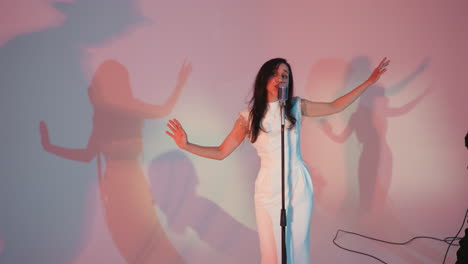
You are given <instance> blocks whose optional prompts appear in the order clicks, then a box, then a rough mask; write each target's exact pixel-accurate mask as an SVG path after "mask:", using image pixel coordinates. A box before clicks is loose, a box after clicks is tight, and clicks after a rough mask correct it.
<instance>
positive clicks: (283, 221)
mask: <svg viewBox="0 0 468 264" xmlns="http://www.w3.org/2000/svg"><path fill="white" fill-rule="evenodd" d="M284 123H285V114H284V104H283V103H281V216H280V217H281V219H280V225H281V259H282V261H281V263H282V264H287V262H288V261H287V256H288V252H287V250H286V225H287V224H286V209H285V208H284V178H285V177H284Z"/></svg>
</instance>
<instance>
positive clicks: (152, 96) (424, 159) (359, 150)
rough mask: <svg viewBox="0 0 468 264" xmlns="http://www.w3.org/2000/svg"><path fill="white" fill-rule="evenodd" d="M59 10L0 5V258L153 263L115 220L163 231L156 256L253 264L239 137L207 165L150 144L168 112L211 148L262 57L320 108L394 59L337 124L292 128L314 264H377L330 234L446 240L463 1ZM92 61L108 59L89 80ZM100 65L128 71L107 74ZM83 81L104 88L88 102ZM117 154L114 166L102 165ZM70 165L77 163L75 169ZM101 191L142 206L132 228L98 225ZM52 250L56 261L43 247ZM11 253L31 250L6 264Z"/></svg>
mask: <svg viewBox="0 0 468 264" xmlns="http://www.w3.org/2000/svg"><path fill="white" fill-rule="evenodd" d="M58 2H68V3H54V1H32V0H30V1H17V2H15V3H13V2H11V3H6V2H5V3H2V4H0V10H1V11H0V12H1V13H0V21H2V23H1V26H0V64H1V66H2V69H3V70H2V72H1V73H0V74H1V78H0V84H1V86H2V96H1V98H2V105H3V109H4V110H3V111H1V113H2V120H4V121H3V122H4V124H2V127H3V126H4V127H5V129H2V130H4V131H2V134H1V135H2V137H3V139H4V141H5V142H6V146H5V148H3V150H2V156H3V157H6V159H5V160H4V161H2V164H1V165H2V166H0V167H1V168H2V179H4V182H5V184H2V186H3V187H0V190H2V192H0V193H3V194H0V198H3V199H0V201H2V202H0V204H1V207H0V208H2V209H3V210H2V214H1V215H2V216H4V215H5V216H6V215H8V216H7V217H5V220H4V221H0V242H1V244H0V245H1V246H0V260H1V259H2V258H3V259H6V263H19V262H23V263H27V262H28V261H29V260H30V259H33V258H34V259H35V260H37V259H38V260H39V263H75V264H80V263H129V261H130V260H129V259H131V257H128V256H130V255H132V254H133V255H135V254H136V255H138V254H147V256H146V257H145V258H146V259H147V260H148V261H150V260H151V258H152V256H151V254H154V255H155V256H154V257H155V258H157V257H158V256H159V257H161V256H162V255H161V254H162V253H161V254H159V255H158V254H156V253H154V252H153V251H152V250H148V252H152V253H135V252H133V250H135V249H133V248H130V247H129V246H127V244H131V242H130V241H132V240H131V239H136V240H138V241H140V240H145V239H144V238H132V234H134V232H133V231H132V230H133V229H132V228H129V229H128V232H129V235H126V236H125V238H124V239H119V238H118V235H117V233H118V232H119V231H121V229H119V228H118V226H120V225H122V226H124V225H125V223H130V222H131V221H134V222H132V223H134V224H135V223H140V224H135V225H139V226H144V224H141V223H143V222H144V223H147V222H145V221H146V220H147V219H149V218H151V219H156V220H154V221H156V222H157V223H158V224H157V225H158V226H160V227H161V230H162V231H161V234H160V235H157V236H154V237H153V239H156V240H158V241H165V243H167V245H166V246H167V247H168V248H170V249H169V250H166V251H164V252H166V254H165V255H164V254H163V256H164V257H166V258H170V257H174V256H175V255H180V257H182V258H183V259H185V262H186V263H220V262H221V261H222V262H223V263H250V262H249V261H251V262H252V263H257V262H258V259H259V252H258V251H257V247H258V245H257V241H256V239H257V238H256V226H255V216H254V209H253V183H254V180H255V175H256V171H257V168H258V164H257V160H256V159H257V158H256V154H255V152H254V150H253V149H252V147H251V146H250V145H249V143H248V142H245V143H243V144H242V145H241V147H240V148H239V149H238V150H236V151H235V152H234V153H233V154H232V155H231V156H230V157H229V158H227V159H225V160H224V161H222V162H218V161H213V160H207V159H202V158H199V157H196V156H194V155H191V154H188V153H182V152H179V151H178V150H177V148H176V145H175V144H174V143H173V142H172V141H171V140H170V138H169V137H167V136H166V135H164V131H165V122H166V121H167V120H168V119H169V118H172V117H176V118H178V119H179V120H180V121H181V122H182V123H183V124H184V126H185V127H186V130H187V132H188V133H189V136H190V140H191V141H193V142H195V143H198V144H205V145H216V144H219V143H220V142H221V141H222V140H223V139H224V137H225V136H226V135H227V133H228V132H229V131H230V129H231V128H232V125H233V123H234V121H235V119H236V117H237V114H238V112H239V111H240V110H242V109H243V108H245V107H246V101H247V100H248V99H249V96H250V95H251V94H250V91H251V86H252V83H253V80H254V78H255V74H256V72H257V71H258V69H259V67H260V66H261V64H262V63H263V62H265V61H266V60H268V59H270V58H273V57H284V58H286V59H288V61H289V62H290V63H291V65H292V68H293V71H294V76H295V82H296V85H295V88H296V95H297V96H300V97H303V98H307V99H310V100H314V101H329V100H333V99H334V98H336V97H337V96H340V95H342V94H344V93H345V92H347V91H349V90H350V89H351V88H352V87H354V86H355V85H357V84H359V83H360V82H362V81H364V80H365V79H366V78H367V77H368V75H369V74H370V72H371V71H372V69H373V67H375V66H376V65H377V64H378V63H379V61H380V60H381V59H382V58H383V57H384V56H387V57H389V58H390V59H391V64H390V66H389V70H388V72H387V73H386V74H385V75H384V76H383V77H382V78H381V80H380V81H379V82H378V83H377V84H376V85H374V86H372V87H370V88H369V90H368V91H366V93H365V94H364V95H363V96H362V98H361V99H360V100H358V101H356V102H355V103H354V104H353V105H352V106H350V107H349V108H347V109H346V110H345V111H344V112H341V113H339V114H336V115H333V116H329V117H326V118H308V119H304V120H303V131H302V134H303V137H302V151H303V155H304V159H305V161H306V163H307V164H308V166H309V168H310V170H311V172H312V174H313V182H314V188H315V201H316V203H315V204H316V205H315V208H314V215H313V219H312V232H311V256H312V261H313V262H312V263H342V262H343V261H346V262H347V263H375V260H372V259H370V258H366V257H364V256H359V255H356V254H353V253H350V252H346V251H343V250H341V249H339V248H337V247H335V246H334V245H333V244H332V242H331V241H332V239H333V238H334V236H335V233H336V231H337V229H345V230H349V231H355V232H360V233H363V234H367V235H370V236H374V237H378V238H381V239H385V240H391V241H405V240H408V239H410V238H411V237H413V236H417V235H428V236H435V237H439V238H444V237H448V236H453V235H455V232H456V231H457V230H458V228H459V225H460V224H461V221H462V219H463V216H464V213H465V210H466V209H467V207H468V196H467V195H466V191H465V189H466V186H467V184H468V180H467V178H466V165H467V156H468V151H467V150H466V149H465V147H464V146H463V137H464V136H465V134H466V132H467V131H468V126H467V124H466V116H467V115H468V106H467V104H466V102H465V98H466V95H467V92H466V88H464V85H465V83H467V82H468V75H467V74H465V70H466V67H465V62H466V60H467V59H468V53H467V52H466V51H465V47H467V46H468V35H467V34H466V32H467V30H468V26H467V25H468V23H467V19H466V14H465V10H467V7H468V6H467V4H466V3H465V2H464V1H456V0H449V1H435V0H430V1H422V0H421V1H419V0H411V1H403V0H398V1H387V2H381V1H371V0H360V1H337V0H332V1H293V2H284V1H236V2H235V3H234V2H232V3H223V2H221V1H214V0H202V1H165V2H163V1H149V0H139V1H137V0H135V1H124V0H119V1H115V2H112V1H110V0H99V1H91V0H76V1H58ZM2 14H3V15H2ZM106 60H114V61H117V62H118V64H119V66H116V67H117V69H115V68H110V70H109V71H108V73H105V72H106V71H104V72H101V73H99V72H100V71H97V69H98V67H99V66H100V65H102V63H103V62H104V61H106ZM184 61H186V63H187V62H188V63H191V67H192V68H191V71H190V70H188V69H187V68H185V70H186V72H185V74H186V75H187V76H186V77H187V78H188V79H187V81H186V82H185V83H184V84H185V85H184V86H183V88H182V90H181V91H180V94H179V96H178V97H176V99H175V101H174V103H175V105H174V107H173V108H171V107H170V106H167V105H166V106H167V111H165V112H164V111H163V112H158V110H155V109H153V108H152V107H154V105H158V104H164V103H166V102H167V100H168V98H170V95H171V94H172V93H174V91H175V90H174V89H175V86H176V84H177V83H178V82H179V83H180V82H181V78H182V79H183V78H184V77H183V76H182V77H181V75H180V74H179V71H180V70H181V69H182V71H183V70H184V68H183V65H184ZM186 65H187V64H186ZM112 69H114V70H115V71H117V72H120V73H121V72H126V74H128V76H127V75H125V74H123V75H122V74H116V75H118V76H119V78H113V77H112V76H113V75H112V74H111V73H112V71H113V70H112ZM106 74H108V75H106ZM109 74H110V75H109ZM122 76H126V77H122ZM100 77H101V78H103V79H105V80H108V81H113V82H115V83H116V85H114V86H118V85H122V87H120V86H119V87H120V88H121V89H120V90H119V91H106V90H102V89H101V90H100V89H99V88H96V89H93V88H92V87H95V86H96V85H97V86H99V85H98V84H95V85H94V86H93V84H94V83H95V82H94V81H93V80H95V79H96V78H100ZM117 84H118V85H117ZM123 84H125V85H123ZM88 86H89V87H91V88H90V89H88ZM114 86H113V87H114ZM3 87H6V89H4V88H3ZM92 91H94V92H96V91H98V92H97V93H93V92H92ZM88 93H90V94H88ZM88 96H89V97H88ZM93 96H100V97H99V99H96V97H93ZM107 104H110V105H112V106H114V107H115V109H117V110H115V111H116V112H112V113H107V114H108V115H103V116H101V118H104V119H102V120H113V122H111V123H112V124H111V125H107V126H104V128H102V126H99V124H102V123H104V122H105V121H102V122H99V121H96V120H99V118H97V117H96V116H95V117H94V120H93V113H94V114H95V115H96V113H97V112H98V111H97V110H96V109H97V108H99V106H102V105H107ZM93 109H94V110H93ZM168 112H170V113H169V114H168ZM122 119H125V121H122ZM40 120H44V121H45V124H46V126H47V128H48V130H49V137H50V141H51V144H52V145H55V146H59V147H66V149H60V150H57V149H54V150H51V149H50V148H49V149H48V148H47V147H43V146H44V145H43V146H41V137H40V132H39V128H38V124H39V121H40ZM324 123H328V124H329V125H330V128H331V130H330V131H325V130H324V129H323V127H322V125H321V124H324ZM98 127H100V128H99V129H98ZM43 129H44V128H43ZM96 131H98V132H96ZM342 132H343V133H342ZM346 132H349V133H348V134H346ZM42 133H43V135H44V130H42ZM93 133H98V134H99V135H98V136H96V138H98V139H97V140H95V139H93V137H91V135H93ZM93 142H94V143H93ZM93 146H94V147H93ZM44 148H45V149H46V150H48V151H49V152H52V153H55V154H56V155H51V154H50V153H48V152H46V151H44ZM77 149H82V150H77ZM80 151H81V152H80ZM106 151H107V152H106ZM78 152H79V153H78ZM100 152H101V153H104V156H105V158H102V160H101V164H99V163H98V162H97V156H96V153H100ZM77 153H78V154H77ZM87 153H88V154H87ZM89 153H94V154H89ZM106 153H107V154H106ZM109 153H111V154H109ZM117 154H118V155H124V156H125V158H124V159H118V160H119V162H114V161H115V159H114V160H109V156H108V155H117ZM87 155H89V156H87ZM59 157H64V158H66V159H63V158H59ZM87 157H89V160H90V163H79V162H76V161H88V159H87ZM104 159H106V160H104ZM129 160H132V162H130V161H129ZM97 168H101V170H102V171H101V174H102V175H104V177H106V174H107V176H109V175H114V176H113V178H116V177H117V176H115V175H120V176H121V177H122V179H128V178H130V179H133V180H129V181H128V182H125V184H126V185H132V184H135V186H136V185H138V186H140V187H138V188H142V189H141V190H142V192H145V191H146V192H147V191H148V189H149V190H150V192H149V194H151V195H152V199H153V202H154V204H152V203H151V201H149V200H148V201H146V200H145V201H146V202H142V201H143V200H144V199H147V197H143V198H141V197H140V196H138V195H137V194H136V193H139V192H136V193H135V194H134V193H132V191H128V192H125V191H117V190H118V189H116V188H117V187H115V186H117V185H115V184H117V183H107V184H108V185H107V187H103V185H100V182H99V180H98V179H99V177H98V175H97V174H98V173H97V171H98V169H97ZM102 175H101V176H102ZM125 175H128V176H125ZM132 175H133V176H132ZM135 175H138V177H136V176H135ZM136 178H138V179H139V180H137V179H136ZM108 179H109V178H108ZM144 179H146V180H147V182H146V183H145V181H144ZM137 182H138V184H137ZM371 182H377V183H378V185H377V186H378V187H375V186H373V185H371V184H369V183H371ZM109 186H110V187H109ZM103 188H107V189H106V190H105V191H106V192H107V193H114V192H115V193H121V194H122V195H121V196H119V195H117V196H116V197H121V198H122V197H124V198H122V199H123V200H125V201H129V200H131V199H134V200H132V201H135V204H138V206H141V208H146V206H152V207H153V209H154V210H148V209H144V210H143V211H142V212H147V214H142V215H139V216H138V217H134V219H133V220H130V218H128V219H127V218H125V214H127V215H129V214H130V211H119V212H118V215H120V217H123V218H124V219H126V220H125V221H130V222H125V221H124V220H122V223H120V222H119V223H117V222H116V221H114V222H112V216H111V213H113V212H114V213H115V211H112V210H113V209H109V206H107V205H105V204H106V202H103V201H102V199H103V198H102V197H103V196H102V193H103V192H104V189H103ZM125 190H126V189H125ZM137 190H140V189H137ZM12 197H13V198H12ZM109 199H112V198H109ZM119 199H120V198H119ZM369 201H372V203H370V202H369ZM129 203H130V202H129ZM134 206H136V205H132V206H131V208H133V207H134ZM193 208H195V209H197V210H193V211H192V210H191V209H193ZM149 211H151V212H149ZM131 214H132V215H135V214H139V213H135V212H133V213H131ZM139 221H140V222H139ZM201 221H202V222H203V221H204V222H205V223H206V224H200V222H201ZM110 222H112V223H110ZM52 223H60V225H59V227H57V226H56V225H54V224H52ZM148 228H150V227H148ZM158 228H159V227H158ZM25 230H28V231H29V230H30V231H34V232H39V233H40V234H41V235H40V239H39V238H37V237H36V238H35V237H33V236H31V235H29V233H28V232H26V231H25ZM116 230H117V231H116ZM142 230H143V231H141V230H140V231H141V232H143V233H145V232H146V231H144V230H146V229H144V228H143V229H142ZM20 231H21V232H20ZM23 231H24V233H23ZM148 232H149V231H148ZM50 233H53V235H50ZM18 234H20V235H18ZM48 234H49V235H48ZM226 237H229V240H226V239H225V238H226ZM339 242H340V244H342V245H343V246H347V247H350V248H352V249H355V250H362V251H365V252H366V253H370V254H373V255H375V256H377V257H379V258H382V259H383V260H385V261H386V262H388V263H442V259H443V255H444V253H445V249H446V245H445V244H444V243H440V242H434V241H429V240H419V241H416V242H414V243H413V244H412V245H411V246H405V247H396V246H392V247H390V246H381V245H378V244H375V243H373V242H371V241H366V240H363V239H358V238H357V237H353V236H351V235H341V236H340V237H339ZM135 243H136V242H135ZM141 243H143V242H141ZM145 243H146V242H145ZM151 243H152V242H147V244H145V245H150V246H149V247H151ZM54 245H61V246H64V247H65V248H66V250H64V251H62V252H61V253H56V251H55V249H54ZM21 247H27V248H31V250H30V253H29V254H28V253H24V252H23V255H22V256H19V254H20V252H21V250H20V248H21ZM166 249H167V248H166ZM159 250H160V249H159ZM172 251H174V255H171V254H172V253H167V252H172ZM455 251H456V249H452V250H451V251H450V254H449V256H450V260H451V262H449V263H453V262H454V258H455ZM129 252H130V253H129ZM156 255H157V256H156ZM38 256H41V257H38ZM241 256H242V257H241ZM18 261H19V262H18Z"/></svg>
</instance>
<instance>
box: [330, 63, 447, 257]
mask: <svg viewBox="0 0 468 264" xmlns="http://www.w3.org/2000/svg"><path fill="white" fill-rule="evenodd" d="M427 65H428V59H425V60H423V61H422V62H421V64H420V65H419V67H418V68H417V69H416V70H415V71H414V72H413V73H411V74H410V75H409V76H408V77H406V78H405V79H403V80H402V81H400V82H399V83H397V84H396V85H394V86H392V87H383V86H381V85H379V84H378V83H377V84H374V85H372V86H371V87H369V88H368V89H367V90H366V91H365V92H364V93H363V94H362V96H361V98H360V99H359V101H358V106H357V109H356V111H355V112H354V113H353V114H352V115H351V117H350V119H349V122H348V124H347V126H346V127H345V128H344V130H343V131H342V132H341V133H334V132H333V129H332V127H331V125H330V124H329V123H328V122H327V121H325V120H323V121H322V126H321V128H322V130H323V132H324V133H325V134H326V135H327V136H328V137H329V138H331V139H332V140H333V141H335V142H339V143H344V142H345V141H346V140H347V139H348V138H349V137H350V135H351V134H352V133H355V134H356V137H357V140H358V142H359V143H360V145H361V153H360V155H359V161H358V187H359V188H358V201H357V206H355V205H352V204H349V203H344V204H343V210H342V212H346V214H347V215H348V218H347V219H349V224H350V225H351V226H353V227H354V228H356V229H355V231H358V230H359V231H360V232H365V233H366V234H374V235H377V236H379V237H380V238H385V240H390V241H403V240H408V239H410V238H412V237H414V236H416V235H415V234H414V233H413V232H411V231H410V230H408V229H407V228H406V227H405V226H403V224H401V221H400V219H399V217H398V216H397V215H396V214H395V207H394V204H393V203H392V200H391V198H390V197H389V190H390V186H391V183H392V177H393V154H392V151H391V147H390V145H389V144H388V142H387V131H388V120H389V118H392V117H398V116H402V115H405V114H407V113H408V112H409V111H411V110H412V109H413V108H414V107H415V106H416V105H417V104H418V103H420V102H421V101H422V100H423V99H424V98H425V97H426V96H427V95H428V94H429V93H430V91H431V89H430V88H427V89H425V90H424V91H421V92H420V93H419V95H418V96H417V97H416V98H414V99H412V100H411V101H410V102H408V103H406V104H405V105H403V106H400V107H392V106H390V99H389V97H387V96H386V95H395V94H398V93H399V92H401V91H402V90H403V89H405V88H407V87H409V86H410V83H411V81H412V80H414V79H416V78H417V76H419V75H420V74H421V73H422V72H423V71H424V70H425V68H426V67H427ZM370 73H371V66H370V62H369V59H368V58H367V57H356V58H354V59H353V60H352V62H351V65H350V69H349V72H348V77H347V78H346V79H345V80H346V81H347V82H346V84H353V85H355V83H356V81H357V80H358V79H360V80H361V81H362V80H363V79H365V78H366V76H369V75H370ZM355 149H356V146H350V147H349V149H348V151H347V153H346V155H355ZM347 189H348V190H349V188H347ZM382 247H385V248H387V249H389V251H390V252H392V253H393V254H395V255H398V256H399V257H400V258H402V259H404V260H406V261H408V262H409V263H423V260H421V259H420V258H419V257H417V255H415V253H416V254H420V255H423V256H426V257H428V258H431V259H433V260H437V259H440V254H435V253H434V249H433V248H428V247H426V246H424V245H423V244H417V243H413V244H410V245H408V247H406V248H405V247H395V246H390V245H385V244H383V245H382Z"/></svg>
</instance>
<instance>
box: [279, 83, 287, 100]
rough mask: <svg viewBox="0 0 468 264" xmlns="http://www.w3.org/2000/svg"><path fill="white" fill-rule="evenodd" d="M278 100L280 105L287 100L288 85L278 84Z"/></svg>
mask: <svg viewBox="0 0 468 264" xmlns="http://www.w3.org/2000/svg"><path fill="white" fill-rule="evenodd" d="M278 100H279V101H280V103H281V104H282V105H285V104H286V101H287V100H288V84H287V83H284V82H281V83H279V84H278Z"/></svg>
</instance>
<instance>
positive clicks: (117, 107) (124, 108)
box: [94, 62, 192, 119]
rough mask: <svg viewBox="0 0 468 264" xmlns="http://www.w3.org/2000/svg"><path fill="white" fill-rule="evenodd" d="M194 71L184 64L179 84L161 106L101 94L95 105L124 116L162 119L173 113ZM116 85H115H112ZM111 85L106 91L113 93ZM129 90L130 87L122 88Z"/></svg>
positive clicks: (97, 96)
mask: <svg viewBox="0 0 468 264" xmlns="http://www.w3.org/2000/svg"><path fill="white" fill-rule="evenodd" d="M191 71H192V65H191V63H187V62H184V63H183V65H182V67H181V68H180V71H179V74H178V77H177V83H176V86H175V88H174V90H172V92H171V94H170V95H169V97H168V99H167V100H166V101H165V102H164V103H163V104H160V105H155V104H148V103H145V102H143V101H141V100H139V99H137V98H134V97H133V96H128V97H125V96H124V97H122V96H116V95H114V94H104V93H100V94H97V95H96V97H95V98H96V99H95V101H94V102H95V104H96V105H98V106H101V107H104V108H106V109H108V110H110V111H112V112H117V113H119V114H120V115H122V116H131V117H138V118H141V119H147V118H161V117H164V116H167V115H168V114H169V113H171V111H172V109H173V108H174V105H175V104H176V102H177V99H178V98H179V96H180V93H181V91H182V88H183V87H184V85H185V83H186V82H187V79H188V77H189V75H190V73H191ZM112 85H114V84H112ZM115 85H129V84H128V83H119V84H115ZM110 88H112V87H111V85H108V87H107V86H105V90H106V91H108V92H111V91H112V89H110ZM121 89H122V90H128V89H130V87H126V88H121Z"/></svg>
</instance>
